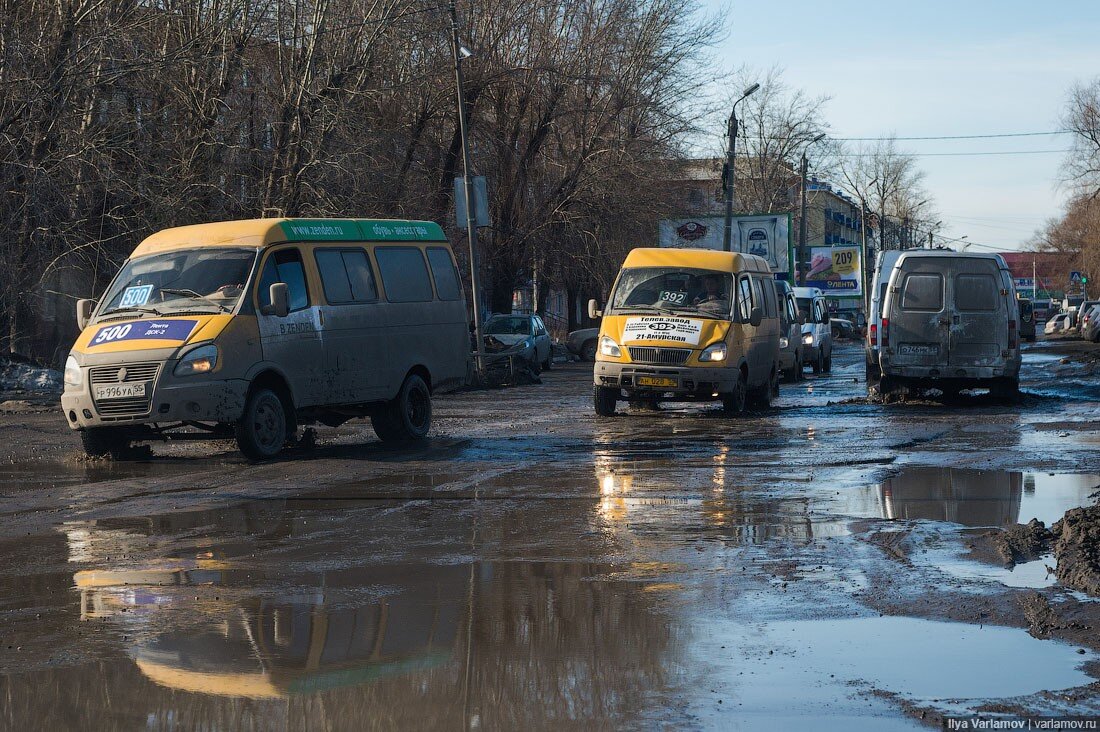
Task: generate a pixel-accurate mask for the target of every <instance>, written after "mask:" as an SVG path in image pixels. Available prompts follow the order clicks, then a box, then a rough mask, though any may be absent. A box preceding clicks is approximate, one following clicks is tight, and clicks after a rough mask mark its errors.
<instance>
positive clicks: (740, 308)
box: [737, 276, 752, 320]
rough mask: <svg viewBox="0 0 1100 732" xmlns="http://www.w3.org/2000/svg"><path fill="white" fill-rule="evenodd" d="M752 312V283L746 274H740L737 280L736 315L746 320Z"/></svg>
mask: <svg viewBox="0 0 1100 732" xmlns="http://www.w3.org/2000/svg"><path fill="white" fill-rule="evenodd" d="M751 314H752V283H750V282H749V278H748V276H742V277H741V279H739V280H738V281H737V317H738V318H740V319H741V320H747V319H748V317H749V315H751Z"/></svg>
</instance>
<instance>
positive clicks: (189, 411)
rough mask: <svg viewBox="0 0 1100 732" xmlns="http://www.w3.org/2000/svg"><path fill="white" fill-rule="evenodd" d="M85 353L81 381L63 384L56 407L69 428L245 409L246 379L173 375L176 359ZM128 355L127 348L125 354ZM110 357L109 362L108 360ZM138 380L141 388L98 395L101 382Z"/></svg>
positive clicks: (233, 414) (225, 417)
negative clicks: (93, 356) (131, 391)
mask: <svg viewBox="0 0 1100 732" xmlns="http://www.w3.org/2000/svg"><path fill="white" fill-rule="evenodd" d="M112 355H113V356H115V357H116V358H114V359H111V357H110V356H108V355H106V354H105V355H104V356H100V357H95V358H89V357H87V356H85V357H84V363H81V365H80V370H81V374H82V379H81V383H80V385H77V386H74V385H71V384H66V385H65V391H64V393H63V394H62V395H61V408H62V410H63V411H64V414H65V421H66V422H67V423H68V425H69V427H70V428H71V429H74V430H82V429H88V428H92V427H120V426H126V425H140V424H152V423H169V422H218V423H231V422H236V421H237V420H239V419H240V417H241V414H242V413H243V412H244V402H245V397H246V396H247V393H248V382H247V381H246V380H245V379H226V378H219V377H218V376H217V375H216V372H215V374H214V375H212V376H201V375H193V376H183V377H177V376H174V375H173V373H172V370H173V369H174V368H175V367H176V363H177V361H176V360H175V359H174V358H173V359H170V360H157V359H152V358H149V356H150V355H151V354H149V353H145V354H143V355H144V356H145V358H144V359H141V360H137V359H134V358H128V359H127V360H126V361H122V360H121V359H119V358H117V357H118V356H119V355H121V354H112ZM127 356H130V354H127ZM112 360H113V362H111V361H112ZM136 384H141V385H142V386H141V387H140V388H141V391H142V392H143V393H141V394H136V395H135V394H129V393H128V394H127V395H126V396H122V397H110V398H108V397H104V396H102V393H101V394H100V396H98V397H97V395H96V394H97V390H98V391H100V392H102V389H103V387H114V386H118V387H126V388H129V387H130V386H132V385H136Z"/></svg>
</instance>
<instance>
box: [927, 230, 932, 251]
mask: <svg viewBox="0 0 1100 732" xmlns="http://www.w3.org/2000/svg"><path fill="white" fill-rule="evenodd" d="M928 248H929V249H931V248H932V230H931V229H929V230H928Z"/></svg>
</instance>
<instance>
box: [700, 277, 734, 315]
mask: <svg viewBox="0 0 1100 732" xmlns="http://www.w3.org/2000/svg"><path fill="white" fill-rule="evenodd" d="M692 304H693V305H695V307H706V308H707V309H708V310H720V309H722V308H724V307H729V297H728V296H727V295H726V293H725V290H724V289H723V288H722V278H721V277H719V276H718V275H706V276H705V277H703V291H702V292H701V293H699V296H698V297H696V298H695V302H694V303H692Z"/></svg>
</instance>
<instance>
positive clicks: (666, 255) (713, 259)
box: [623, 247, 771, 275]
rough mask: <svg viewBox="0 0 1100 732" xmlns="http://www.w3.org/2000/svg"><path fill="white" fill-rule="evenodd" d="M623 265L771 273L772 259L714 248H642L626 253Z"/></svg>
mask: <svg viewBox="0 0 1100 732" xmlns="http://www.w3.org/2000/svg"><path fill="white" fill-rule="evenodd" d="M623 267H624V268H626V267H687V268H690V269H713V270H718V271H719V272H767V273H768V274H769V275H770V274H771V269H770V268H769V267H768V262H767V260H765V259H764V258H763V257H758V256H756V255H755V254H742V253H740V252H719V251H715V250H713V249H679V248H673V247H661V248H655V247H654V248H639V249H634V250H631V252H630V254H627V255H626V261H625V262H623Z"/></svg>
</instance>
